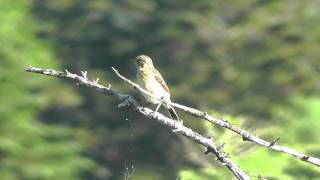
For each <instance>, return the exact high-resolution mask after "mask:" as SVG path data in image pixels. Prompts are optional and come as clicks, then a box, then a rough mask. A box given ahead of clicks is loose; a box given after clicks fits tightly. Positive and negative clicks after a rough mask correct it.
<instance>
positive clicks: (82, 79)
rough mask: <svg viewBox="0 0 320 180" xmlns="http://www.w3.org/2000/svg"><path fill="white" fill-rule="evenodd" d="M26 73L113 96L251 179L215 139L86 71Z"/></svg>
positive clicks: (36, 70) (31, 69) (237, 174)
mask: <svg viewBox="0 0 320 180" xmlns="http://www.w3.org/2000/svg"><path fill="white" fill-rule="evenodd" d="M114 70H115V69H114ZM26 71H28V72H32V73H39V74H44V75H48V76H53V77H58V78H66V79H70V80H73V81H76V83H78V84H81V85H83V86H86V87H90V88H95V89H96V90H97V91H99V92H101V93H103V94H106V95H108V96H111V97H113V98H114V99H116V100H117V101H119V102H120V104H119V105H118V106H119V107H124V106H128V107H130V108H132V109H133V110H136V111H137V112H139V113H140V114H143V115H144V116H146V117H148V119H153V120H156V121H158V122H160V123H161V124H163V125H166V126H168V127H170V128H172V129H175V130H178V131H177V132H178V133H180V134H182V135H184V136H186V137H188V138H189V139H191V140H193V141H195V142H197V143H198V144H201V145H203V146H204V147H206V148H207V151H206V153H209V152H212V153H213V154H215V155H216V157H217V160H218V161H219V162H221V164H222V165H224V166H226V167H227V169H228V170H229V171H231V172H232V173H233V175H234V176H235V177H236V178H237V179H241V180H248V179H250V177H249V176H248V175H247V174H246V173H245V172H244V171H243V170H241V169H240V168H239V166H238V165H237V164H236V163H234V162H233V161H232V160H231V159H230V158H229V156H228V155H227V154H226V153H224V152H223V150H222V147H221V148H218V147H216V146H215V144H214V143H213V137H210V138H205V137H203V136H202V135H200V134H198V133H197V132H194V131H193V130H192V129H190V128H188V127H186V126H184V125H183V124H181V123H179V122H177V121H175V120H172V119H169V118H167V117H165V116H164V115H162V114H160V113H158V112H154V111H152V110H151V109H149V108H146V107H141V106H138V104H137V102H136V101H135V100H134V99H133V98H132V97H131V96H130V95H126V94H120V93H118V92H115V91H113V90H111V85H109V87H105V86H102V85H100V84H98V81H96V80H93V81H90V80H88V78H87V73H86V71H85V72H82V76H78V75H76V74H72V73H70V72H68V71H67V70H66V71H65V72H60V71H55V70H51V69H40V68H35V67H28V68H27V69H26ZM115 71H116V70H115ZM128 81H129V80H128ZM131 83H132V82H131ZM137 87H138V86H137ZM139 88H140V87H139ZM140 89H141V88H140Z"/></svg>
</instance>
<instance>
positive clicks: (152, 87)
mask: <svg viewBox="0 0 320 180" xmlns="http://www.w3.org/2000/svg"><path fill="white" fill-rule="evenodd" d="M143 88H145V89H146V90H147V91H148V92H150V93H151V94H152V95H153V96H154V97H156V98H157V99H163V100H164V101H170V94H169V93H168V92H167V91H166V90H165V89H164V88H163V87H162V86H161V84H160V83H159V82H158V81H156V80H155V79H151V80H149V81H148V83H146V84H144V87H143ZM143 96H144V97H145V98H146V100H147V101H148V102H150V103H152V104H159V103H160V101H159V100H157V99H155V98H153V97H150V96H148V95H147V94H143Z"/></svg>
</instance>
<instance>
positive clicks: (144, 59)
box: [134, 55, 182, 122]
mask: <svg viewBox="0 0 320 180" xmlns="http://www.w3.org/2000/svg"><path fill="white" fill-rule="evenodd" d="M134 61H135V63H136V65H137V82H138V84H139V86H141V87H142V88H143V89H145V90H147V91H148V92H150V93H151V94H152V95H153V96H155V97H157V98H158V99H162V100H164V101H165V102H171V100H170V91H169V88H168V86H167V84H166V82H165V81H164V80H163V78H162V76H161V74H160V73H159V71H158V70H157V69H156V68H155V67H154V66H153V63H152V60H151V58H150V57H148V56H146V55H139V56H137V57H136V58H134ZM142 95H143V96H144V98H145V99H146V100H147V102H149V103H151V104H158V107H157V109H156V111H157V110H158V109H159V107H160V106H161V104H162V102H161V101H159V100H157V99H155V98H153V97H150V96H148V95H147V94H142ZM163 105H164V107H165V108H166V109H167V110H168V112H169V114H170V116H171V118H172V119H175V120H178V121H180V122H182V121H181V120H180V118H179V116H178V115H177V113H176V111H175V109H174V108H173V107H172V106H170V105H168V104H166V103H164V104H163Z"/></svg>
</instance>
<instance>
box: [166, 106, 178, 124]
mask: <svg viewBox="0 0 320 180" xmlns="http://www.w3.org/2000/svg"><path fill="white" fill-rule="evenodd" d="M168 112H169V114H170V116H171V118H172V119H174V120H177V121H181V120H180V118H179V116H178V114H177V112H176V110H175V109H174V108H173V107H171V106H169V107H168Z"/></svg>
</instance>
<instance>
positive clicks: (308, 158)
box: [112, 67, 320, 166]
mask: <svg viewBox="0 0 320 180" xmlns="http://www.w3.org/2000/svg"><path fill="white" fill-rule="evenodd" d="M112 70H113V71H114V72H115V73H116V75H117V76H119V77H120V78H121V79H122V80H123V81H125V82H126V83H128V84H130V85H131V86H133V87H134V88H135V89H137V90H138V91H140V92H141V93H144V94H147V95H148V96H151V97H153V98H155V99H157V100H159V101H162V102H163V103H166V104H169V105H171V106H173V107H176V108H178V109H181V110H183V111H185V112H188V113H189V114H191V115H193V116H196V117H200V118H202V119H205V120H207V121H209V122H211V123H213V124H216V125H218V126H220V127H223V128H226V129H229V130H231V131H233V132H235V133H237V134H239V135H240V136H241V137H242V139H243V140H244V141H250V142H253V143H256V144H258V145H261V146H264V147H266V148H269V149H272V150H275V151H279V152H282V153H285V154H289V155H291V156H293V157H295V158H298V159H300V160H302V161H305V162H307V163H310V164H313V165H316V166H320V159H319V158H315V157H312V156H308V155H306V154H303V153H300V152H298V151H295V150H293V149H291V148H288V147H283V146H279V145H277V144H276V142H277V141H278V140H276V141H272V142H268V141H266V140H263V139H261V138H259V137H257V136H254V135H252V134H250V133H249V132H247V131H245V130H242V129H240V128H239V127H236V126H234V125H232V124H231V123H230V122H229V121H226V120H223V119H219V118H215V117H212V116H210V115H209V114H208V113H207V112H204V111H200V110H197V109H195V108H191V107H187V106H184V105H181V104H177V103H173V102H166V101H163V100H161V99H159V98H157V97H155V96H153V95H152V94H151V93H149V92H148V91H146V90H144V89H143V88H141V87H140V86H139V85H137V84H135V83H133V82H132V81H130V80H129V79H127V78H125V77H124V76H122V75H121V74H120V73H119V72H118V70H116V69H115V68H113V67H112Z"/></svg>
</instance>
